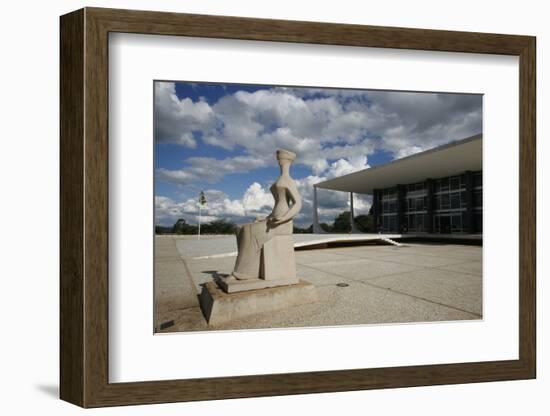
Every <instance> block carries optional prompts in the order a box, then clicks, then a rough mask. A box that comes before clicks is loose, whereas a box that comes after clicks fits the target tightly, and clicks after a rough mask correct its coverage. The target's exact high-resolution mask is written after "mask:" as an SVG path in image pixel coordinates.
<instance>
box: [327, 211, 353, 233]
mask: <svg viewBox="0 0 550 416" xmlns="http://www.w3.org/2000/svg"><path fill="white" fill-rule="evenodd" d="M349 219H350V212H349V211H344V212H342V213H340V214H339V215H338V216H337V217H336V218H335V219H334V224H333V226H332V231H334V232H337V233H349V232H350V231H351V226H350V221H349Z"/></svg>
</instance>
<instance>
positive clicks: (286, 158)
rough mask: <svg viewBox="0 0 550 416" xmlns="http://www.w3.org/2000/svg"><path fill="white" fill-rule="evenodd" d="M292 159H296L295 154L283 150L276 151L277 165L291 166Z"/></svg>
mask: <svg viewBox="0 0 550 416" xmlns="http://www.w3.org/2000/svg"><path fill="white" fill-rule="evenodd" d="M294 159H296V153H294V152H291V151H290V150H285V149H279V150H277V161H278V162H279V165H283V164H287V163H288V164H291V163H292V161H293V160H294Z"/></svg>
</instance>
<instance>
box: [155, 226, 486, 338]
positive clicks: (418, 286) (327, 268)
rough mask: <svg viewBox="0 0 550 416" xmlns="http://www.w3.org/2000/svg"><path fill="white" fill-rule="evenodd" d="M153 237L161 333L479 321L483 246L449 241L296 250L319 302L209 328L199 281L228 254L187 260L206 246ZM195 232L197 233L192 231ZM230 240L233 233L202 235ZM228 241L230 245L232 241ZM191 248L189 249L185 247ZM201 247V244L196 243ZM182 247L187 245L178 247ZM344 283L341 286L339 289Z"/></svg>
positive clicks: (301, 272) (221, 270)
mask: <svg viewBox="0 0 550 416" xmlns="http://www.w3.org/2000/svg"><path fill="white" fill-rule="evenodd" d="M183 237H185V238H180V237H179V236H178V237H176V238H173V239H172V238H170V237H166V236H162V237H157V240H156V241H157V246H156V248H157V250H156V261H155V265H156V269H157V278H156V279H155V290H156V292H157V295H158V296H157V301H158V302H157V308H156V310H157V319H156V322H157V323H158V324H160V323H165V324H166V323H168V324H169V325H167V326H166V327H165V328H164V329H163V332H171V331H203V330H227V329H253V328H258V329H259V328H286V327H308V326H324V325H330V326H337V325H357V324H379V323H396V322H428V321H447V320H463V319H480V317H481V303H482V278H481V265H482V263H481V259H482V247H479V246H463V245H456V244H452V245H451V244H444V245H437V244H417V243H414V244H410V245H409V244H407V246H403V247H394V246H389V245H364V246H352V247H338V248H328V249H315V250H307V251H297V252H296V259H297V260H296V261H297V271H298V277H299V278H300V279H303V280H305V281H308V282H310V283H312V284H313V285H314V286H316V288H317V291H318V293H319V298H320V300H319V302H317V303H316V304H311V305H302V306H296V307H292V308H289V309H288V310H284V311H278V312H277V313H269V314H259V315H257V316H254V317H249V318H246V319H242V320H239V321H232V322H230V323H227V324H224V325H220V326H212V325H210V326H208V325H207V324H206V320H205V319H204V316H202V312H201V311H200V308H199V306H198V296H197V295H198V294H199V293H200V291H201V289H202V285H203V284H205V283H207V282H211V281H213V280H214V277H215V276H216V274H229V273H231V271H232V269H233V266H234V263H235V256H232V257H222V258H214V259H211V258H210V259H203V260H196V259H193V257H194V256H195V254H196V253H198V252H200V251H201V250H205V247H208V244H202V243H201V244H198V245H197V244H196V243H197V241H196V240H194V239H190V238H189V237H191V238H193V236H183ZM194 238H196V237H194ZM204 240H205V241H206V240H210V241H207V242H208V243H209V244H215V245H219V244H222V245H226V246H227V247H230V245H231V244H234V237H233V236H229V237H225V236H224V237H222V238H219V237H217V236H213V237H205V238H204ZM232 242H233V243H232ZM194 246H195V247H198V248H197V249H191V248H192V247H194ZM199 246H200V247H199ZM182 247H183V248H189V250H187V251H183V252H182ZM339 283H340V284H341V283H344V284H346V285H347V286H345V287H339V286H337V284H339Z"/></svg>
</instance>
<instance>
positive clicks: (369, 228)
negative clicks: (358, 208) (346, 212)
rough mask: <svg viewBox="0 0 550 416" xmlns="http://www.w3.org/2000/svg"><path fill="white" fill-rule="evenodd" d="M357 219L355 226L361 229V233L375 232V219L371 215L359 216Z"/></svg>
mask: <svg viewBox="0 0 550 416" xmlns="http://www.w3.org/2000/svg"><path fill="white" fill-rule="evenodd" d="M354 219H355V224H356V225H357V227H358V228H359V231H362V232H364V233H373V232H374V217H373V216H372V215H371V214H369V215H358V216H357V217H355V218H354Z"/></svg>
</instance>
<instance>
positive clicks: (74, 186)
mask: <svg viewBox="0 0 550 416" xmlns="http://www.w3.org/2000/svg"><path fill="white" fill-rule="evenodd" d="M60 28H61V36H60V41H61V44H60V48H61V50H60V67H61V72H60V86H61V90H60V97H59V102H60V114H61V120H60V158H59V159H60V163H61V165H60V183H59V186H60V201H59V202H60V221H59V223H60V250H59V252H60V357H59V358H60V388H59V394H60V397H61V398H62V399H63V400H67V401H69V402H71V403H75V404H78V405H81V406H82V405H83V404H84V391H83V385H84V383H83V377H84V374H85V368H84V357H83V354H82V351H83V347H84V328H83V324H84V314H83V304H84V287H83V277H84V271H83V258H84V228H83V222H84V210H83V199H84V182H83V173H84V157H83V151H82V149H83V139H84V76H83V74H84V12H83V11H82V10H79V11H77V12H75V13H73V14H71V15H68V16H66V17H65V18H63V19H61V24H60Z"/></svg>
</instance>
